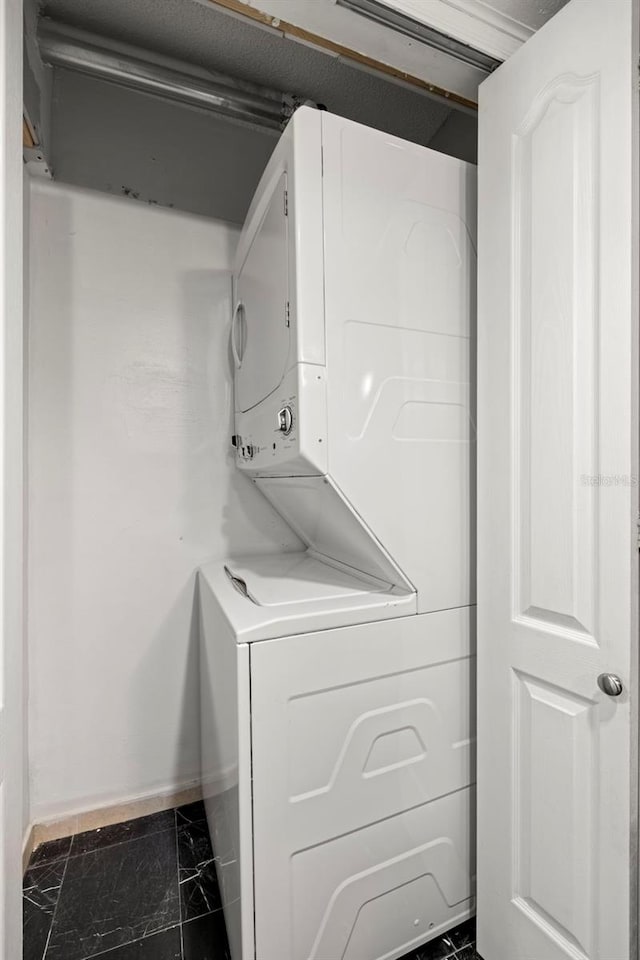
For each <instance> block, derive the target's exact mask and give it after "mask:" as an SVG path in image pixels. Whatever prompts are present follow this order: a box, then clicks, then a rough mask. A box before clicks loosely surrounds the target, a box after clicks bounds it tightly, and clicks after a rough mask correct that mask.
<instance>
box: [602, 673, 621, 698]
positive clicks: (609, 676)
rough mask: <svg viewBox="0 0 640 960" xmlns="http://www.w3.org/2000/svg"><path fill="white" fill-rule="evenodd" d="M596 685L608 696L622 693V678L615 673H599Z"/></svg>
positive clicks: (617, 695)
mask: <svg viewBox="0 0 640 960" xmlns="http://www.w3.org/2000/svg"><path fill="white" fill-rule="evenodd" d="M598 686H599V687H600V689H601V690H602V692H603V693H606V695H607V696H608V697H619V696H620V694H621V693H622V689H623V687H622V680H621V679H620V677H617V676H616V675H615V673H601V674H600V676H599V677H598Z"/></svg>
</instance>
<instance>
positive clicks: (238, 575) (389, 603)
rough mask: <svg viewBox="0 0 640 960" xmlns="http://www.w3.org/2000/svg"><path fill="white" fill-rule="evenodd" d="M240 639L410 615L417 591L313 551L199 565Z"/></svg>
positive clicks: (203, 582) (204, 586) (212, 595)
mask: <svg viewBox="0 0 640 960" xmlns="http://www.w3.org/2000/svg"><path fill="white" fill-rule="evenodd" d="M200 585H201V589H203V590H204V589H206V590H207V591H209V593H208V596H209V597H210V598H213V599H214V600H215V605H216V607H217V609H218V611H219V613H220V614H222V616H223V617H224V619H225V620H226V622H227V623H228V625H229V626H230V627H231V630H232V633H233V635H234V637H235V640H236V642H237V643H251V642H253V641H254V640H269V639H273V638H274V637H286V636H292V635H293V634H297V633H310V632H311V631H314V630H329V629H333V628H335V627H346V626H350V625H353V624H356V623H367V622H370V621H373V620H386V619H390V618H394V617H402V616H411V615H413V614H415V612H416V609H417V607H416V595H415V593H406V592H403V591H401V590H399V589H398V588H397V587H395V586H392V585H391V584H389V583H382V582H381V581H378V580H374V579H373V578H371V579H370V578H368V577H366V575H364V576H362V578H361V576H360V574H358V573H357V571H353V572H350V571H349V570H346V569H344V568H341V567H339V566H338V567H336V566H334V565H333V563H331V562H329V563H327V562H326V561H325V560H324V559H323V558H321V557H317V556H315V555H314V554H313V553H312V552H311V551H306V552H305V553H279V554H267V555H263V556H259V557H244V558H241V559H238V560H227V561H226V562H221V561H219V560H216V561H214V562H212V563H208V564H207V565H206V566H205V567H202V568H201V569H200Z"/></svg>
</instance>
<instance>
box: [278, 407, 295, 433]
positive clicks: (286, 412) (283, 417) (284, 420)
mask: <svg viewBox="0 0 640 960" xmlns="http://www.w3.org/2000/svg"><path fill="white" fill-rule="evenodd" d="M278 430H280V431H282V433H284V435H285V437H288V436H289V434H290V433H291V431H292V430H293V413H292V412H291V407H283V408H282V410H279V411H278Z"/></svg>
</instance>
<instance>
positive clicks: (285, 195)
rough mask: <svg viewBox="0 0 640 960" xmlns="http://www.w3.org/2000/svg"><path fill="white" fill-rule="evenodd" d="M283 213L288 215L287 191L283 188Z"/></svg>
mask: <svg viewBox="0 0 640 960" xmlns="http://www.w3.org/2000/svg"><path fill="white" fill-rule="evenodd" d="M284 215H285V217H288V216H289V191H288V190H285V192H284Z"/></svg>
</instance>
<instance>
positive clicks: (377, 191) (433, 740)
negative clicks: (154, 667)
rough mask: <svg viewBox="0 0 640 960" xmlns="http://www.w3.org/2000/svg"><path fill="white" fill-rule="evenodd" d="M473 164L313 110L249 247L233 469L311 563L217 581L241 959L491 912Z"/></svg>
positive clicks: (228, 878)
mask: <svg viewBox="0 0 640 960" xmlns="http://www.w3.org/2000/svg"><path fill="white" fill-rule="evenodd" d="M474 236H475V170H474V168H472V167H470V166H469V165H467V164H464V163H462V162H460V161H457V160H453V159H451V158H449V157H445V156H442V155H440V154H437V153H434V152H433V151H430V150H427V149H426V148H423V147H418V146H416V145H414V144H409V143H405V142H404V141H401V140H398V139H396V138H394V137H391V136H388V135H386V134H383V133H381V132H379V131H375V130H369V129H368V128H366V127H362V126H361V125H359V124H355V123H352V122H350V121H346V120H343V119H341V118H339V117H335V116H331V115H330V114H327V113H322V112H318V111H315V110H312V109H310V108H302V109H300V110H299V111H297V112H296V114H295V115H294V118H293V120H292V121H291V122H290V124H289V126H288V127H287V130H286V131H285V133H284V134H283V136H282V138H281V140H280V142H279V144H278V146H277V148H276V151H275V153H274V155H273V157H272V159H271V161H270V162H269V165H268V167H267V169H266V171H265V173H264V175H263V177H262V180H261V182H260V185H259V187H258V190H257V192H256V196H255V198H254V201H253V203H252V206H251V209H250V211H249V214H248V217H247V221H246V224H245V229H244V231H243V235H242V238H241V241H240V245H239V250H238V259H237V266H236V271H235V278H234V279H235V283H234V304H235V308H234V318H233V324H232V333H231V336H232V350H233V354H234V358H235V364H236V373H235V401H236V433H235V438H234V439H235V443H236V449H237V463H238V466H239V468H240V469H242V470H244V471H247V472H248V473H249V475H250V476H251V478H252V480H253V481H254V482H255V483H256V485H257V486H258V487H259V489H260V490H261V491H262V492H263V493H264V494H265V496H267V497H268V498H269V500H270V501H271V502H272V503H273V504H274V506H275V507H276V509H277V510H278V511H279V512H280V513H281V515H282V516H283V517H284V518H285V519H286V520H287V522H288V523H289V524H290V525H291V527H292V528H293V529H294V530H296V532H297V533H298V534H299V535H300V537H301V538H302V540H303V541H304V542H305V544H306V545H307V550H306V551H305V552H304V553H298V554H285V555H282V554H280V555H274V556H268V557H251V558H242V559H239V560H238V559H235V560H229V561H227V563H226V564H225V563H220V562H215V563H212V564H209V565H208V566H206V567H204V568H203V569H202V571H201V577H200V601H201V627H202V630H201V633H202V668H201V680H202V756H203V788H204V795H205V804H206V808H207V816H208V819H209V825H210V828H211V833H212V837H213V843H214V848H215V853H216V858H217V859H216V864H217V868H218V874H219V879H220V884H221V889H222V893H223V902H224V909H225V918H226V921H227V927H228V932H229V939H230V945H231V951H232V956H233V960H254V958H255V960H311V958H315V960H342V958H345V960H347V958H348V960H382V958H397V957H401V956H402V955H403V954H404V953H406V952H407V951H408V950H410V949H411V948H412V947H414V946H416V945H417V944H419V943H421V942H424V941H425V940H427V939H429V937H431V936H435V935H437V934H438V933H441V932H442V931H443V930H444V929H447V928H449V927H451V926H453V925H455V924H456V923H458V922H460V921H461V920H462V919H464V918H465V917H467V916H469V915H470V913H471V912H472V909H473V874H474V866H473V838H472V836H471V824H472V822H473V819H472V818H473V810H472V806H473V780H474V770H473V707H472V704H473V701H474V697H473V686H474V679H473V667H472V664H473V660H472V656H473V653H474V646H473V644H474V630H473V612H474V610H473V601H474V593H473V581H472V569H473V512H472V504H473V489H472V477H473V473H474V455H473V453H474V429H473V405H472V400H473V386H472V382H471V381H472V378H471V370H472V362H473V360H472V358H473V339H472V331H473V321H474V290H475V252H474V247H473V242H474Z"/></svg>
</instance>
